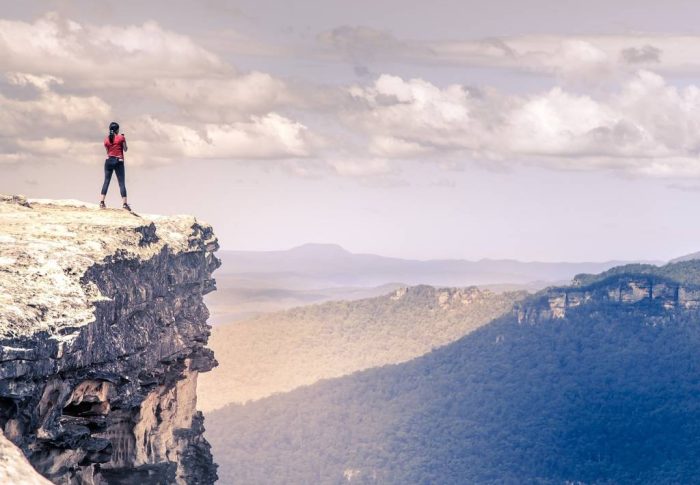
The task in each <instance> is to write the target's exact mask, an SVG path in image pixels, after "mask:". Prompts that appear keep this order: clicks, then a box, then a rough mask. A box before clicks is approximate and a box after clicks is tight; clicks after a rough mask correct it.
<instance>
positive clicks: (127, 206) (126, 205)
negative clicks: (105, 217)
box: [122, 202, 131, 212]
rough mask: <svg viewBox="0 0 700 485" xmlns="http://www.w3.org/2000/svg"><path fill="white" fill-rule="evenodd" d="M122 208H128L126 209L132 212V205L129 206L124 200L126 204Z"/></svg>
mask: <svg viewBox="0 0 700 485" xmlns="http://www.w3.org/2000/svg"><path fill="white" fill-rule="evenodd" d="M122 209H126V210H128V211H129V212H131V207H129V204H127V203H126V202H124V205H123V206H122Z"/></svg>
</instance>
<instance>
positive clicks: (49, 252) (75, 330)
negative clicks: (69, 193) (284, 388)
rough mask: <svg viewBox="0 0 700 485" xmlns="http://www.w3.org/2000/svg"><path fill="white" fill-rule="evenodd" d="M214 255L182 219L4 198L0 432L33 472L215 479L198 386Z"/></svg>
mask: <svg viewBox="0 0 700 485" xmlns="http://www.w3.org/2000/svg"><path fill="white" fill-rule="evenodd" d="M217 249H218V244H217V240H216V238H215V236H214V234H213V232H212V229H211V227H210V226H208V225H207V224H203V223H201V222H198V221H197V220H196V219H194V218H193V217H189V216H175V217H162V216H137V215H135V214H130V213H128V212H126V211H120V210H98V209H97V208H96V206H94V205H89V204H83V203H79V202H76V201H40V200H29V201H27V200H25V199H23V198H21V197H8V196H0V427H1V428H2V430H3V431H4V434H5V437H6V438H7V439H9V440H11V441H12V442H13V443H14V444H15V445H17V446H18V447H20V448H21V450H22V451H23V452H24V454H25V455H26V456H27V458H28V459H29V461H30V462H31V464H32V465H33V466H34V467H35V468H36V470H37V471H39V472H40V473H41V474H42V475H43V476H45V477H47V478H48V479H49V480H51V481H52V482H54V483H64V484H68V483H70V484H73V483H75V484H78V483H80V484H103V483H108V484H121V483H129V484H130V483H139V484H161V483H180V484H185V483H187V484H195V483H196V484H208V483H213V482H214V481H215V480H216V467H215V465H214V464H213V462H212V457H211V454H210V451H209V445H208V443H207V442H206V441H205V440H204V438H203V436H202V433H203V430H204V428H203V418H202V415H201V413H199V412H197V411H196V385H197V375H198V373H199V372H205V371H208V370H210V369H211V368H212V367H213V366H215V365H216V361H215V360H214V356H213V353H212V352H211V351H210V350H209V349H207V348H206V347H205V345H206V343H207V339H208V336H209V326H208V325H207V323H206V320H207V317H208V315H209V314H208V311H207V308H206V306H205V305H204V303H203V299H202V296H203V295H204V294H206V293H208V292H210V291H212V290H214V289H215V285H214V280H213V279H211V273H212V272H213V271H214V270H215V269H216V268H217V267H218V266H219V264H220V263H219V261H218V259H217V258H216V257H215V256H214V255H213V253H214V251H216V250H217ZM1 466H2V465H1V464H0V468H1ZM0 473H2V472H1V471H0ZM0 477H2V475H0ZM3 483H6V482H3ZM28 483H29V482H28ZM35 483H40V482H35Z"/></svg>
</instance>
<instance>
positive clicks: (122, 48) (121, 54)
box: [0, 14, 230, 87]
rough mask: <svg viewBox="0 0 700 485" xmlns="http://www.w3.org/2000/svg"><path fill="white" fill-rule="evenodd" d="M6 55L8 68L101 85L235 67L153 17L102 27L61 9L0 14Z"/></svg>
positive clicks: (0, 45) (1, 48)
mask: <svg viewBox="0 0 700 485" xmlns="http://www.w3.org/2000/svg"><path fill="white" fill-rule="evenodd" d="M0 58H2V59H3V68H4V69H5V70H7V71H17V72H23V73H28V74H38V75H47V74H48V75H53V76H57V77H60V78H63V79H66V80H71V81H72V82H73V83H76V84H83V85H91V86H96V87H104V86H124V85H128V86H132V85H133V84H134V81H136V80H138V81H141V82H143V81H146V80H150V79H153V78H156V77H159V76H160V75H162V74H163V73H167V75H168V76H179V77H185V78H193V77H197V76H200V75H202V74H205V73H211V72H212V70H214V71H217V72H220V73H225V72H228V71H230V67H229V66H227V65H226V64H225V63H224V62H223V61H222V60H221V59H219V58H218V57H217V56H216V55H215V54H213V53H211V52H209V51H207V50H205V49H203V48H201V47H199V46H198V45H197V44H195V43H194V42H193V41H192V40H191V39H190V38H189V37H187V36H184V35H181V34H177V33H175V32H171V31H168V30H165V29H163V28H162V27H160V26H159V25H158V24H157V23H156V22H153V21H149V22H145V23H144V24H142V25H138V26H137V25H130V26H111V25H99V26H98V25H88V24H80V23H78V22H75V21H72V20H70V19H65V18H63V17H61V16H59V15H58V14H47V15H45V16H43V17H41V18H39V19H38V20H36V21H35V22H32V23H30V22H23V21H18V20H7V19H0Z"/></svg>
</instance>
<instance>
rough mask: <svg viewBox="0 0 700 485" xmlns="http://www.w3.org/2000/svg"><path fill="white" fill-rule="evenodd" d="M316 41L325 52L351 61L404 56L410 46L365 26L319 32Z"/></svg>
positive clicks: (344, 26) (385, 32) (383, 32)
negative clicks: (333, 53)
mask: <svg viewBox="0 0 700 485" xmlns="http://www.w3.org/2000/svg"><path fill="white" fill-rule="evenodd" d="M316 38H317V40H318V42H319V43H320V45H321V46H322V47H324V48H325V49H326V50H327V52H335V53H337V54H340V55H341V57H343V58H345V59H348V60H352V61H362V62H365V61H369V60H374V59H381V58H386V57H388V56H393V55H405V54H406V53H407V52H408V51H409V50H410V46H409V44H408V43H406V42H403V41H399V40H398V39H397V38H396V37H394V35H392V34H391V33H389V32H387V31H385V30H380V29H375V28H372V27H366V26H349V25H343V26H340V27H336V28H334V29H331V30H327V31H324V32H321V33H320V34H318V35H317V37H316Z"/></svg>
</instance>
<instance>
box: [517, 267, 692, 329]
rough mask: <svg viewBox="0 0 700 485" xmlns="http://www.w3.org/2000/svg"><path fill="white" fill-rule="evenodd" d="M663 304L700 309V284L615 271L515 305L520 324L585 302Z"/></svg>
mask: <svg viewBox="0 0 700 485" xmlns="http://www.w3.org/2000/svg"><path fill="white" fill-rule="evenodd" d="M644 301H648V302H653V303H657V304H660V305H661V306H662V307H663V308H665V309H667V310H672V309H681V310H682V309H693V308H700V286H698V285H695V284H686V283H682V282H679V281H675V280H673V279H670V278H667V277H664V276H660V275H655V274H635V273H629V274H625V273H622V274H615V275H612V276H609V277H607V278H605V279H602V280H601V281H596V282H594V283H591V284H587V285H581V284H580V283H579V281H578V280H574V284H573V285H572V286H567V287H553V288H549V289H547V290H543V291H542V292H540V293H539V294H538V295H537V296H535V297H533V298H531V299H528V300H526V301H525V302H523V303H522V304H518V305H516V306H515V309H514V311H515V313H516V315H517V317H518V321H519V322H520V323H537V322H540V321H545V320H551V319H559V318H565V317H566V314H567V311H568V310H570V309H572V308H576V307H579V306H582V305H600V304H608V303H613V304H622V305H629V304H634V303H640V302H644Z"/></svg>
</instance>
